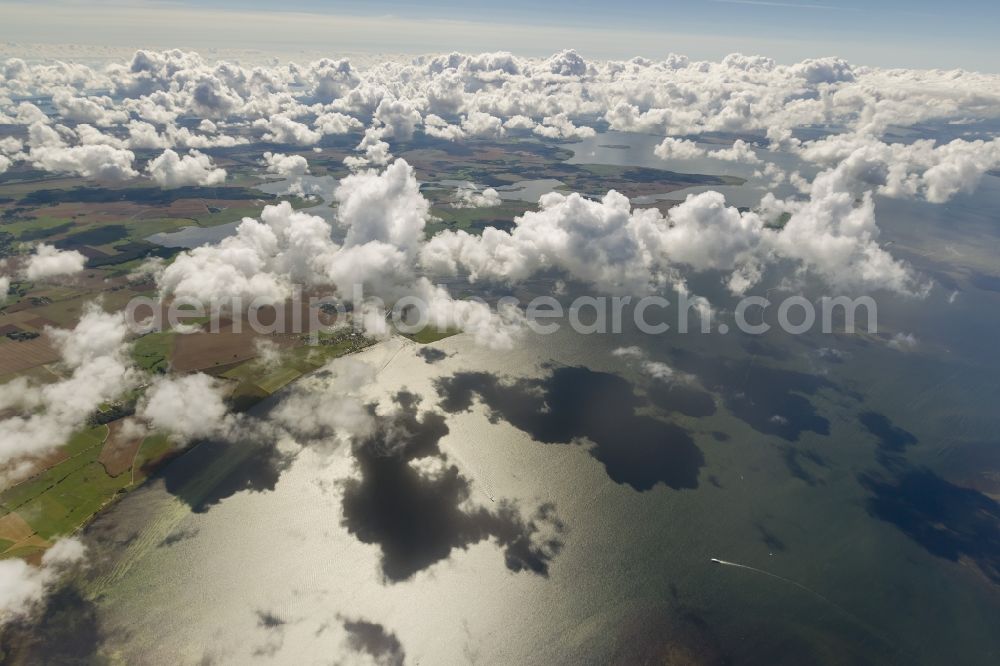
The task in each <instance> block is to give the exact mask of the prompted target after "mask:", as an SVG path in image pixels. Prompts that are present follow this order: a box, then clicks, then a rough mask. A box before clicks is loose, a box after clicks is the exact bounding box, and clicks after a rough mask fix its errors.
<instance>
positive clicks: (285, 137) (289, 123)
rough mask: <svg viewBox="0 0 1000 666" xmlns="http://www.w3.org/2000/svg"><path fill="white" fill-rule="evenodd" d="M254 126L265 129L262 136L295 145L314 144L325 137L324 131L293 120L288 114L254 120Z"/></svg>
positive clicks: (276, 141) (273, 140)
mask: <svg viewBox="0 0 1000 666" xmlns="http://www.w3.org/2000/svg"><path fill="white" fill-rule="evenodd" d="M254 127H258V128H261V129H263V130H264V134H263V136H262V137H261V138H262V139H263V140H264V141H270V142H272V143H285V144H291V145H295V146H313V145H316V144H317V143H319V141H320V139H322V138H323V133H322V132H317V131H315V130H312V129H309V126H308V125H304V124H302V123H300V122H297V121H295V120H292V119H291V118H289V117H288V116H281V115H278V116H272V117H271V118H270V119H268V120H264V119H260V120H257V121H255V122H254Z"/></svg>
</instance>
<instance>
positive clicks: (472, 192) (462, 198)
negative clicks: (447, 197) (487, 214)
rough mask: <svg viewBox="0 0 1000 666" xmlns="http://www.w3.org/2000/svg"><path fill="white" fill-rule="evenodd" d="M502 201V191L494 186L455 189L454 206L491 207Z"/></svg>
mask: <svg viewBox="0 0 1000 666" xmlns="http://www.w3.org/2000/svg"><path fill="white" fill-rule="evenodd" d="M501 203H502V200H501V199H500V193H499V192H497V191H496V190H495V189H493V188H492V187H487V188H485V189H483V190H479V189H477V188H476V187H472V186H470V187H460V188H458V189H457V190H455V201H454V202H452V204H451V205H452V207H453V208H491V207H493V206H499V205H500V204H501Z"/></svg>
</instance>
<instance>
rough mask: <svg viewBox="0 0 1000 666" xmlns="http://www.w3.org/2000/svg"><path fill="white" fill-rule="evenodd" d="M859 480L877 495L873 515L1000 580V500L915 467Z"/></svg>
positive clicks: (871, 506) (871, 509)
mask: <svg viewBox="0 0 1000 666" xmlns="http://www.w3.org/2000/svg"><path fill="white" fill-rule="evenodd" d="M859 480H860V481H861V485H863V486H864V487H865V488H866V489H867V490H869V491H870V492H871V493H872V496H871V497H870V498H869V499H868V501H867V509H868V513H869V514H870V515H872V516H874V517H876V518H878V519H880V520H884V521H886V522H888V523H891V524H893V525H895V526H896V527H897V528H898V529H899V530H900V531H902V532H903V533H904V534H906V535H907V536H908V537H910V538H911V539H913V540H914V541H916V542H917V543H918V544H920V545H921V546H922V547H923V548H925V549H926V550H927V551H928V552H929V553H931V554H933V555H936V556H937V557H943V558H945V559H947V560H951V561H952V562H957V561H959V560H960V559H962V558H967V559H969V560H971V561H973V562H975V563H976V565H977V566H978V567H979V569H980V570H981V571H982V572H983V574H984V575H985V576H986V577H987V578H989V579H990V580H991V581H993V582H994V583H996V584H1000V504H998V503H997V502H996V501H995V500H993V499H991V498H990V497H988V496H987V495H984V494H982V493H980V492H977V491H975V490H971V489H969V488H963V487H961V486H956V485H954V484H952V483H949V482H948V481H946V480H944V479H942V478H941V477H939V476H938V475H936V474H934V473H933V472H931V471H930V470H928V469H921V468H914V469H910V470H907V471H906V472H904V473H902V474H900V475H898V476H897V477H896V478H894V479H886V478H884V477H883V476H881V475H876V474H862V475H861V476H860V477H859Z"/></svg>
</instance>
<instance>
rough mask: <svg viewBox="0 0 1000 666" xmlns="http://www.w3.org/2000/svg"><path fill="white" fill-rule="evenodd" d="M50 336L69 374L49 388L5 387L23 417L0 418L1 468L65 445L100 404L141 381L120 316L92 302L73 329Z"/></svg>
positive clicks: (17, 383) (32, 384) (20, 382)
mask: <svg viewBox="0 0 1000 666" xmlns="http://www.w3.org/2000/svg"><path fill="white" fill-rule="evenodd" d="M46 332H47V334H48V335H49V337H50V338H51V339H52V341H53V343H54V345H55V346H56V348H57V349H58V350H59V352H60V356H61V360H62V365H63V366H64V367H65V370H66V373H67V374H66V375H65V376H64V377H63V378H62V379H59V380H58V381H55V382H51V383H47V384H39V383H37V382H36V381H35V380H33V379H27V378H19V379H16V380H14V383H12V384H8V385H7V386H6V387H5V391H4V392H3V394H4V400H5V401H6V402H5V403H4V404H3V407H5V408H15V409H19V410H20V414H19V415H16V416H11V417H9V418H6V419H3V420H0V465H2V464H5V463H7V462H9V461H12V460H16V459H18V458H20V457H23V456H31V455H41V454H44V453H46V452H48V451H50V450H51V449H54V448H56V447H58V446H61V445H63V444H64V443H65V442H66V440H67V439H68V438H69V436H70V435H71V434H72V433H73V431H75V430H76V429H78V428H80V427H82V426H83V425H84V422H85V420H86V418H87V417H88V416H89V415H90V414H91V413H92V412H93V411H94V410H95V409H97V407H98V406H99V405H101V404H103V403H106V402H110V401H112V400H114V399H116V398H117V397H119V396H120V395H122V394H123V393H124V392H126V391H127V390H129V389H130V388H131V387H133V386H135V385H136V383H137V382H138V375H137V373H136V371H135V369H134V368H132V366H131V363H130V361H129V359H128V345H127V343H126V338H127V335H128V327H127V325H126V323H125V319H124V316H123V315H122V314H121V313H115V314H108V313H105V312H104V311H103V310H101V309H100V307H99V306H97V305H95V304H93V303H91V304H88V305H87V306H86V307H85V309H84V312H83V315H82V316H81V317H80V321H79V322H78V323H77V325H76V326H75V327H74V328H73V329H72V330H66V329H47V330H46Z"/></svg>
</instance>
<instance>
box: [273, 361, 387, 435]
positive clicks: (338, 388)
mask: <svg viewBox="0 0 1000 666" xmlns="http://www.w3.org/2000/svg"><path fill="white" fill-rule="evenodd" d="M374 378H375V368H374V367H373V366H371V365H370V364H368V363H364V362H363V361H358V360H355V359H352V358H342V359H335V360H333V361H331V362H330V363H328V364H327V365H326V366H324V367H323V368H321V369H320V370H319V371H318V372H317V373H315V374H314V375H312V376H309V377H305V378H303V379H302V380H300V381H299V382H297V383H296V384H295V386H294V388H292V389H291V391H289V393H288V395H286V396H285V397H284V398H283V399H282V400H281V402H280V403H279V404H278V405H277V406H276V407H275V408H274V409H273V410H272V411H271V412H270V413H269V419H270V420H271V422H273V423H274V424H276V425H278V426H280V427H282V428H284V429H285V430H286V431H288V432H289V433H291V435H292V436H293V437H294V438H295V439H296V440H297V441H299V442H300V443H306V442H315V441H318V440H333V441H336V442H350V441H351V440H352V439H353V438H355V437H364V436H366V435H369V434H371V433H372V432H373V431H374V429H375V417H374V415H373V414H372V413H371V411H370V410H369V409H368V407H367V405H366V403H365V402H364V400H363V398H362V393H361V392H362V390H363V389H364V388H365V387H366V386H368V385H369V384H370V383H371V382H372V381H373V380H374Z"/></svg>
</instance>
